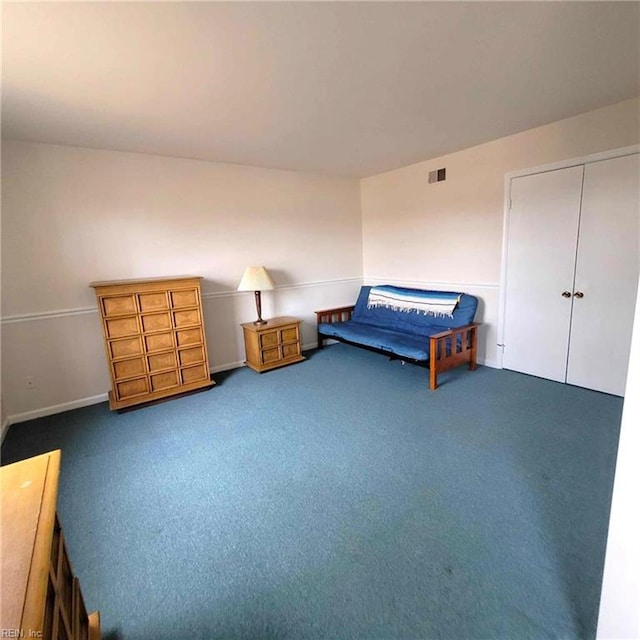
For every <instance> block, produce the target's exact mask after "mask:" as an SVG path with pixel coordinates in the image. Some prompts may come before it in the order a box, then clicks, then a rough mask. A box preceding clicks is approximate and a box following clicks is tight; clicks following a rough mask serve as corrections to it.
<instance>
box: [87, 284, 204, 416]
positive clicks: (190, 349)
mask: <svg viewBox="0 0 640 640" xmlns="http://www.w3.org/2000/svg"><path fill="white" fill-rule="evenodd" d="M90 286H92V287H93V288H94V289H95V293H96V297H97V299H98V309H99V311H100V314H101V317H102V329H103V333H104V342H105V349H106V353H107V361H108V364H109V372H110V374H111V391H110V392H109V406H110V407H111V409H122V408H124V407H130V406H132V405H136V404H141V403H145V402H150V401H153V400H159V399H161V398H167V397H169V396H172V395H176V394H180V393H185V392H188V391H195V390H196V389H202V388H204V387H211V386H212V385H213V384H215V383H214V382H213V381H212V380H211V376H210V374H209V361H208V356H207V345H206V342H205V333H204V323H203V318H202V305H201V295H200V278H199V277H195V276H180V277H174V278H149V279H145V280H116V281H111V282H92V283H91V285H90Z"/></svg>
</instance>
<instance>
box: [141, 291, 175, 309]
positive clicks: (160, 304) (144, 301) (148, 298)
mask: <svg viewBox="0 0 640 640" xmlns="http://www.w3.org/2000/svg"><path fill="white" fill-rule="evenodd" d="M138 306H139V307H140V311H141V312H143V313H144V312H145V311H162V310H164V309H168V308H169V299H168V297H167V293H166V292H165V291H159V292H157V293H155V292H153V293H140V294H138Z"/></svg>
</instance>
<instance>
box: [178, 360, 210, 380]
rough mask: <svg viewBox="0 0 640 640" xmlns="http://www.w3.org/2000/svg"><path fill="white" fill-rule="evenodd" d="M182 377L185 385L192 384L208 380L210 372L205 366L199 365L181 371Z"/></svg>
mask: <svg viewBox="0 0 640 640" xmlns="http://www.w3.org/2000/svg"><path fill="white" fill-rule="evenodd" d="M181 376H182V383H183V384H191V383H192V382H198V381H200V380H208V379H209V370H208V369H207V367H206V366H205V365H204V364H199V365H197V366H195V367H185V368H184V369H182V370H181Z"/></svg>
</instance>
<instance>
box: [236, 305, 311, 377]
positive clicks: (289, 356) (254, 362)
mask: <svg viewBox="0 0 640 640" xmlns="http://www.w3.org/2000/svg"><path fill="white" fill-rule="evenodd" d="M241 326H242V329H243V331H244V348H245V353H246V355H247V360H246V365H247V366H248V367H251V368H252V369H253V370H254V371H257V372H258V373H262V372H263V371H269V369H275V368H276V367H283V366H285V365H287V364H293V363H294V362H301V361H302V360H304V359H305V358H304V356H303V355H302V349H301V347H300V320H298V319H297V318H291V317H282V318H271V320H267V321H266V323H265V324H261V325H255V324H253V322H245V323H243V324H242V325H241Z"/></svg>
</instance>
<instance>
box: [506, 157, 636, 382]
mask: <svg viewBox="0 0 640 640" xmlns="http://www.w3.org/2000/svg"><path fill="white" fill-rule="evenodd" d="M639 172H640V165H639V161H638V155H637V154H636V155H631V156H624V157H619V158H613V159H610V160H604V161H601V162H593V163H589V164H586V165H580V166H576V167H570V168H566V169H559V170H555V171H547V172H543V173H538V174H532V175H528V176H522V177H518V178H514V179H512V180H511V208H510V212H509V227H508V238H507V270H506V289H505V294H506V307H505V322H504V340H503V342H504V357H503V366H504V367H505V368H506V369H512V370H514V371H520V372H522V373H528V374H532V375H536V376H540V377H543V378H549V379H551V380H557V381H559V382H568V383H570V384H575V385H578V386H583V387H587V388H589V389H595V390H598V391H605V392H607V393H613V394H617V395H623V394H624V384H625V380H626V372H627V365H628V358H629V348H630V340H631V331H632V323H633V311H634V303H635V299H636V289H637V283H638V273H639V271H640V265H639V246H640V205H639V177H640V173H639Z"/></svg>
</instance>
